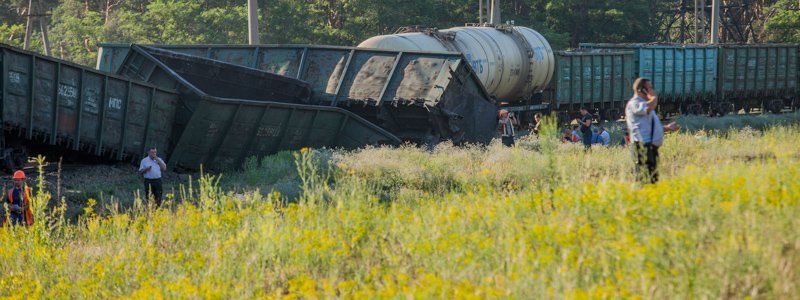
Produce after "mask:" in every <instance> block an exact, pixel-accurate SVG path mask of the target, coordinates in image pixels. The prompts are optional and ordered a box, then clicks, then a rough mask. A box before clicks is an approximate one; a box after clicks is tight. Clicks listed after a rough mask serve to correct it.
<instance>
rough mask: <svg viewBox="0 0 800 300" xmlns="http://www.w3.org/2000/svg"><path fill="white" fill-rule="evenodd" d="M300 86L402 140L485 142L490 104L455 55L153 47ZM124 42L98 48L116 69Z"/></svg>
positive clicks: (490, 130) (493, 110)
mask: <svg viewBox="0 0 800 300" xmlns="http://www.w3.org/2000/svg"><path fill="white" fill-rule="evenodd" d="M154 47H157V48H161V49H166V50H170V51H176V52H180V53H185V54H189V55H195V56H200V57H205V58H209V59H214V60H220V61H224V62H228V63H232V64H237V65H242V66H246V67H250V68H253V69H258V70H262V71H267V72H270V73H275V74H278V75H284V76H288V77H293V78H297V79H300V80H303V81H305V82H308V83H309V84H310V85H311V89H312V90H313V91H314V93H313V97H312V98H313V99H312V102H311V104H316V105H328V106H336V107H341V108H344V109H347V110H349V111H352V112H355V113H356V114H358V115H359V116H361V117H363V118H364V119H366V120H368V121H370V122H373V123H375V124H377V125H379V126H381V127H382V128H384V129H386V130H388V131H390V132H392V133H393V134H395V135H397V136H398V137H400V138H401V139H403V140H407V141H415V142H428V141H433V142H436V141H438V140H440V139H448V140H452V141H453V142H456V143H461V142H476V143H487V142H489V141H490V140H491V139H492V137H493V136H494V134H495V130H494V128H495V126H496V122H497V120H496V115H497V107H496V105H495V104H494V101H493V99H491V97H490V96H489V95H488V93H487V92H486V89H485V88H484V86H483V85H482V83H481V82H480V80H478V78H477V77H476V75H475V73H474V72H472V70H471V67H470V66H469V62H468V61H467V60H466V59H464V57H463V56H462V55H461V54H458V53H448V52H413V51H390V50H375V49H362V48H355V47H335V46H311V45H307V46H304V45H259V46H249V45H155V46H154ZM129 51H130V45H125V44H100V54H99V57H98V65H97V67H98V68H99V69H101V70H111V71H116V70H118V69H119V66H120V63H121V61H122V58H121V57H123V56H125V55H126V54H127V53H128V52H129Z"/></svg>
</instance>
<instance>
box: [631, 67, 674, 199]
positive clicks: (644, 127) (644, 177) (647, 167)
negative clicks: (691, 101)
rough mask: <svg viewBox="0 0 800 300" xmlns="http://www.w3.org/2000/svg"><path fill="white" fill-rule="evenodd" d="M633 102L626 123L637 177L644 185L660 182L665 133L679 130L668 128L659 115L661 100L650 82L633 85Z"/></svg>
mask: <svg viewBox="0 0 800 300" xmlns="http://www.w3.org/2000/svg"><path fill="white" fill-rule="evenodd" d="M633 92H634V95H633V98H631V99H630V100H628V103H627V104H626V105H625V122H626V123H628V131H629V134H630V138H631V145H632V146H631V149H632V151H633V157H634V161H635V162H636V177H637V179H638V180H639V181H640V182H642V183H656V182H657V181H658V169H657V165H658V148H659V147H661V144H663V143H664V132H670V131H675V130H678V129H680V126H678V124H676V123H675V122H672V123H670V124H668V125H666V126H662V125H661V120H659V119H658V115H656V111H655V110H656V106H657V105H658V96H657V95H656V92H655V90H653V84H652V83H651V82H650V80H649V79H647V78H642V77H639V78H636V81H634V82H633Z"/></svg>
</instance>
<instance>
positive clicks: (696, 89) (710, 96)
mask: <svg viewBox="0 0 800 300" xmlns="http://www.w3.org/2000/svg"><path fill="white" fill-rule="evenodd" d="M580 46H581V47H582V48H592V49H630V50H634V51H636V59H637V61H636V65H637V67H636V70H637V72H636V73H637V74H636V76H637V77H638V76H642V77H647V78H650V79H652V80H653V83H654V87H655V89H656V90H657V91H658V92H659V98H660V99H661V100H662V102H660V103H659V111H660V112H661V113H667V114H670V113H683V114H701V113H708V114H709V115H724V114H728V113H731V112H738V111H739V110H742V109H743V110H744V111H745V112H749V111H751V109H753V108H760V109H761V110H762V111H771V112H773V113H778V112H780V111H781V110H783V109H785V108H786V107H789V108H792V109H796V108H797V107H798V103H797V97H798V96H797V93H798V68H799V67H800V64H798V58H797V56H798V45H795V44H748V45H682V44H594V43H582V44H581V45H580Z"/></svg>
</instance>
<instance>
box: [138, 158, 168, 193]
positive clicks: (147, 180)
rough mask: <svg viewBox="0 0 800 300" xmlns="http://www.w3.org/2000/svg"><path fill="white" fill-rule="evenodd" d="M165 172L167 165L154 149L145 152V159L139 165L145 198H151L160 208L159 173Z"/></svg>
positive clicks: (160, 189) (160, 188)
mask: <svg viewBox="0 0 800 300" xmlns="http://www.w3.org/2000/svg"><path fill="white" fill-rule="evenodd" d="M166 170H167V165H166V164H165V163H164V160H162V159H161V158H160V157H158V151H157V150H156V147H152V148H150V149H149V150H147V157H145V158H143V159H142V162H141V163H139V174H141V175H142V176H143V177H144V190H145V193H147V198H148V199H149V198H150V195H152V196H153V200H155V202H156V205H158V206H161V191H162V186H161V172H163V171H166Z"/></svg>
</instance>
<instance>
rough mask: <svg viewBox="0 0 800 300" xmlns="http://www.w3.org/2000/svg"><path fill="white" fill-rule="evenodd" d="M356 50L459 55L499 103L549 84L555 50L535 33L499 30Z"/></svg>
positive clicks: (426, 36) (463, 31) (431, 35)
mask: <svg viewBox="0 0 800 300" xmlns="http://www.w3.org/2000/svg"><path fill="white" fill-rule="evenodd" d="M358 47H362V48H379V49H391V50H400V51H402V50H418V51H451V52H461V53H463V54H464V57H466V59H467V60H468V61H469V62H470V64H471V65H472V69H474V70H475V73H477V75H478V77H479V78H480V80H481V82H483V85H484V86H486V89H487V90H488V91H489V93H491V94H492V95H494V96H495V97H497V98H498V99H499V100H501V101H518V100H526V99H529V98H530V97H531V95H533V93H536V92H540V91H542V90H543V89H544V88H545V87H547V85H548V84H549V83H550V79H551V78H552V77H553V70H554V69H555V61H554V59H553V50H552V49H551V48H550V44H549V43H548V42H547V40H545V38H544V37H543V36H542V35H541V34H539V33H538V32H536V31H535V30H533V29H530V28H527V27H522V26H511V25H498V26H496V27H494V26H468V27H454V28H450V29H445V30H423V31H421V32H411V33H399V34H390V35H379V36H375V37H372V38H369V39H367V40H365V41H363V42H361V44H359V45H358Z"/></svg>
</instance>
